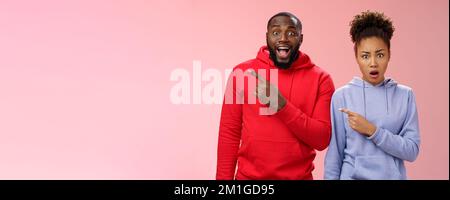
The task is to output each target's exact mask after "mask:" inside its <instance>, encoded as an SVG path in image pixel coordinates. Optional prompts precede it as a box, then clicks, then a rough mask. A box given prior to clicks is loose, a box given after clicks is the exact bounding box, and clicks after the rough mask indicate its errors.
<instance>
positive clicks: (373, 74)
mask: <svg viewBox="0 0 450 200" xmlns="http://www.w3.org/2000/svg"><path fill="white" fill-rule="evenodd" d="M369 75H370V78H373V79H376V78H378V76H379V75H380V72H378V71H377V70H373V71H370V72H369Z"/></svg>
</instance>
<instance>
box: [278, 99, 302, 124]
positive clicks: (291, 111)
mask: <svg viewBox="0 0 450 200" xmlns="http://www.w3.org/2000/svg"><path fill="white" fill-rule="evenodd" d="M299 112H300V111H299V109H297V108H296V107H295V106H294V105H292V104H291V103H290V102H289V101H287V102H286V105H285V106H284V107H283V108H282V109H281V110H279V111H278V112H277V113H275V114H274V115H273V116H275V117H278V118H279V119H280V120H281V121H283V122H286V123H290V122H291V121H293V120H294V119H295V118H296V116H297V115H298V114H299Z"/></svg>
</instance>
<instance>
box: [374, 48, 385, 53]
mask: <svg viewBox="0 0 450 200" xmlns="http://www.w3.org/2000/svg"><path fill="white" fill-rule="evenodd" d="M380 51H384V49H378V50H377V51H375V53H378V52H380Z"/></svg>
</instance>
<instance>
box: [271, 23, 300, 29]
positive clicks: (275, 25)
mask: <svg viewBox="0 0 450 200" xmlns="http://www.w3.org/2000/svg"><path fill="white" fill-rule="evenodd" d="M272 27H281V25H279V24H273V25H270V26H269V28H272ZM288 28H293V29H297V27H296V26H292V25H289V26H288Z"/></svg>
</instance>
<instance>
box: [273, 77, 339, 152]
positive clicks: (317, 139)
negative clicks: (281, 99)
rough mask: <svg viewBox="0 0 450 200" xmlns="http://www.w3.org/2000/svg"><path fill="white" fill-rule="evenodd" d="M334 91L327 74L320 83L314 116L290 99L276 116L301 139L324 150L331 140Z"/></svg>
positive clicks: (315, 147) (313, 146)
mask: <svg viewBox="0 0 450 200" xmlns="http://www.w3.org/2000/svg"><path fill="white" fill-rule="evenodd" d="M333 92H334V84H333V81H332V80H331V77H330V76H329V75H325V76H323V78H322V79H321V80H320V83H319V94H318V96H317V99H316V105H315V108H314V111H313V114H312V116H308V115H307V114H306V113H304V112H303V111H302V110H300V109H299V108H297V107H295V106H294V105H293V104H291V103H290V102H289V101H287V103H286V105H285V107H284V108H282V109H281V110H280V111H278V112H277V113H275V115H274V116H277V117H278V118H280V119H281V120H282V121H284V122H285V123H286V125H287V126H288V128H289V129H290V130H291V131H292V132H293V133H294V134H295V135H296V137H297V138H298V139H299V140H301V141H303V142H304V143H306V144H308V145H309V146H310V147H312V148H314V149H317V150H319V151H322V150H324V149H325V148H327V146H328V144H329V142H330V135H331V125H330V101H331V96H332V95H333Z"/></svg>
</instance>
